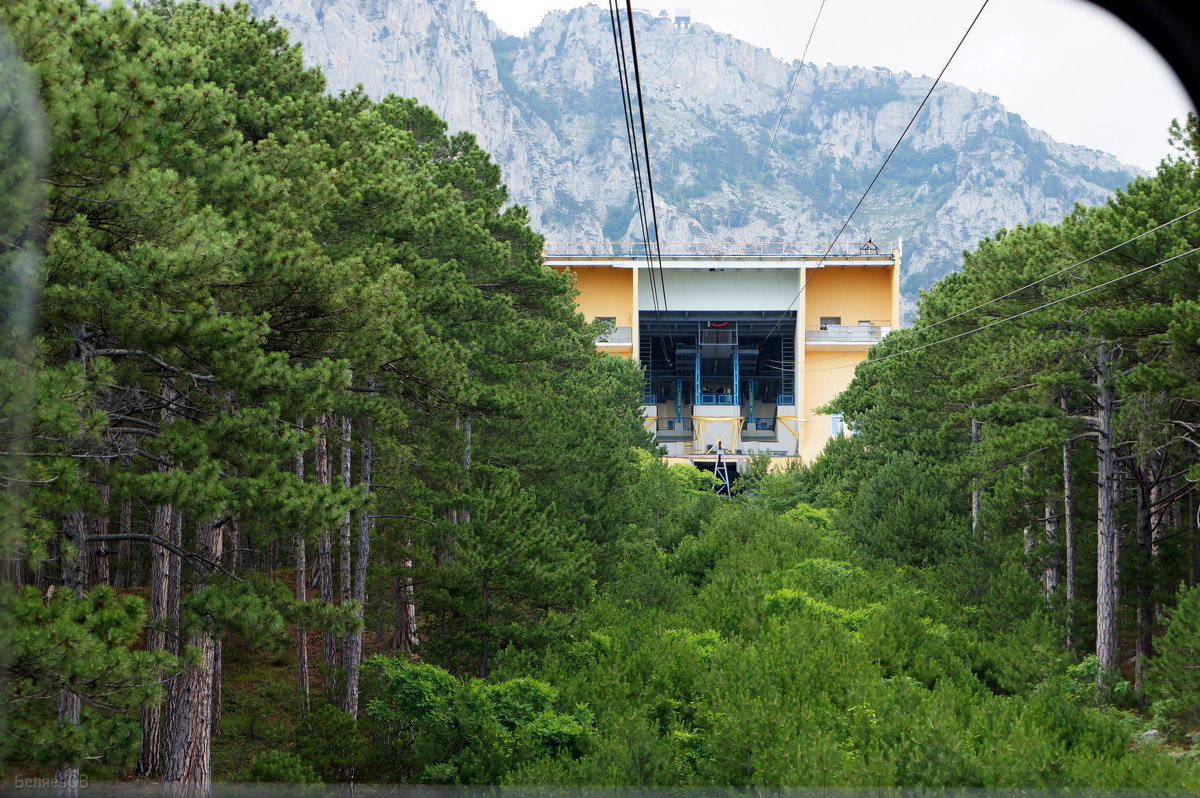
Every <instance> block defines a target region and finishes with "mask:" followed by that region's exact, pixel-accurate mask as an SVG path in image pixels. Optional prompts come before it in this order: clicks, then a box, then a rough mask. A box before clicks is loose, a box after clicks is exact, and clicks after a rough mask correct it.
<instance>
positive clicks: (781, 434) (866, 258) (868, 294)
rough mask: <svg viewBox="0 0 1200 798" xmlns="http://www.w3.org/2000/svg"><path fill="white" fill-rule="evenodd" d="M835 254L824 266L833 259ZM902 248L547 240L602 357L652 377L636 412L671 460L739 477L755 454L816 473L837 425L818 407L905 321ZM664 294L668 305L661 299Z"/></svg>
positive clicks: (548, 254)
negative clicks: (602, 330) (596, 335)
mask: <svg viewBox="0 0 1200 798" xmlns="http://www.w3.org/2000/svg"><path fill="white" fill-rule="evenodd" d="M827 250H828V254H826V251H827ZM900 255H901V246H900V244H899V243H896V244H892V243H883V242H871V241H868V242H865V243H861V242H860V243H842V244H836V245H834V247H833V248H832V249H831V248H830V247H829V245H828V244H819V243H753V244H739V243H721V242H716V243H690V244H663V245H662V269H661V278H660V271H659V263H658V261H657V260H654V261H653V263H648V262H647V259H646V256H645V249H644V245H642V244H640V243H632V244H625V243H587V244H573V243H568V244H562V243H551V242H547V244H546V249H545V263H546V265H547V266H549V267H551V268H554V269H558V270H568V271H570V272H571V273H572V274H573V276H574V278H575V282H576V288H577V290H578V291H579V295H578V297H577V300H576V301H577V303H578V307H579V311H580V312H581V313H582V314H583V315H584V317H585V318H587V319H589V320H591V319H603V320H606V321H607V322H608V324H609V330H610V332H609V333H608V334H606V335H604V336H602V337H601V338H600V339H599V340H598V341H597V343H596V345H597V347H598V348H599V349H600V350H601V351H605V352H611V353H613V354H616V355H620V356H622V357H630V358H634V359H636V360H637V361H639V362H640V363H641V364H642V366H643V367H644V368H645V370H646V387H645V395H644V399H643V408H642V412H643V415H644V416H645V419H646V426H647V429H650V430H652V431H653V432H654V435H655V438H656V439H657V441H658V443H659V444H660V445H661V446H663V447H664V448H665V449H666V453H667V458H668V459H669V460H672V461H675V462H692V463H694V464H695V465H697V466H699V467H702V468H704V467H708V468H712V467H713V465H714V464H715V463H716V462H717V461H718V459H719V458H718V457H717V454H718V452H719V453H721V454H722V455H723V457H724V459H725V461H727V462H729V463H731V464H732V466H733V468H734V469H736V468H737V465H738V464H739V463H740V462H744V460H745V459H746V457H747V456H748V455H749V453H750V452H756V451H767V452H770V453H771V454H772V455H773V456H774V457H777V458H780V459H785V458H795V457H799V458H801V459H802V460H804V461H805V462H811V461H812V460H813V459H814V458H815V457H816V456H817V455H818V454H820V452H821V450H822V449H823V448H824V446H825V442H826V441H828V440H829V438H830V437H831V436H833V435H840V434H845V430H844V429H843V425H842V423H841V419H840V418H838V417H836V416H828V415H822V414H820V413H817V412H816V408H818V407H820V406H822V405H823V404H825V403H826V402H828V401H829V400H830V399H832V398H833V397H834V396H835V395H837V394H838V393H839V392H840V391H842V390H843V389H844V388H845V387H846V386H847V385H848V384H849V383H850V380H851V378H852V377H853V376H854V367H855V365H856V364H858V363H859V362H861V361H862V360H864V359H865V358H866V353H867V349H868V348H869V347H870V346H871V345H872V344H875V343H878V342H879V340H880V339H881V338H882V337H883V336H884V335H886V334H887V333H888V332H889V331H890V330H891V329H892V327H893V326H895V325H897V324H898V323H899V319H900ZM664 286H665V298H664V291H663V288H664Z"/></svg>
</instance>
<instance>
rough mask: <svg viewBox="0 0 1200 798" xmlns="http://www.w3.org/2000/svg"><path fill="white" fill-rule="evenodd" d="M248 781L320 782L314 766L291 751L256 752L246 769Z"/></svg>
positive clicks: (281, 782) (282, 782)
mask: <svg viewBox="0 0 1200 798" xmlns="http://www.w3.org/2000/svg"><path fill="white" fill-rule="evenodd" d="M245 778H246V781H250V782H267V783H277V784H320V783H321V780H320V779H319V778H317V774H316V773H315V772H314V771H313V769H312V767H311V766H310V765H308V764H307V763H305V761H304V760H303V759H302V758H301V757H299V756H298V755H296V754H293V753H292V752H291V751H264V752H263V753H261V754H256V755H255V757H254V759H252V760H251V761H250V767H249V769H247V771H246V776H245Z"/></svg>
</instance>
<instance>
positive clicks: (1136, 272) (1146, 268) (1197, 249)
mask: <svg viewBox="0 0 1200 798" xmlns="http://www.w3.org/2000/svg"><path fill="white" fill-rule="evenodd" d="M1197 252H1200V247H1193V248H1191V249H1189V250H1188V251H1187V252H1181V253H1179V254H1178V255H1172V256H1171V257H1169V258H1166V259H1164V260H1160V261H1159V262H1157V263H1152V264H1150V265H1149V266H1143V267H1142V268H1140V269H1136V270H1134V271H1131V272H1127V273H1126V274H1122V275H1121V276H1120V277H1114V278H1113V279H1111V280H1106V281H1105V282H1103V283H1100V284H1099V285H1093V286H1091V287H1089V288H1084V289H1083V290H1081V291H1076V292H1075V293H1073V294H1068V295H1067V296H1064V297H1059V298H1058V299H1054V300H1051V301H1049V302H1044V303H1042V304H1041V305H1038V306H1036V307H1032V308H1029V309H1027V310H1023V311H1021V312H1020V313H1014V314H1013V315H1011V316H1005V317H1004V318H1002V319H996V320H995V321H992V322H988V323H987V324H984V325H981V326H979V327H975V328H973V329H970V330H965V331H963V332H960V333H956V334H955V335H949V336H947V337H945V338H939V339H938V340H936V341H930V342H929V343H926V344H921V345H920V346H914V347H912V348H911V349H904V350H901V351H899V352H892V353H891V354H888V355H884V356H883V357H879V358H875V359H874V360H863V361H861V364H862V365H870V364H873V363H882V362H884V361H885V360H891V359H893V358H897V357H900V356H901V355H910V354H912V353H913V352H920V351H921V350H922V349H929V348H930V347H933V346H937V345H939V344H944V343H948V342H950V341H954V340H957V339H959V338H965V337H966V336H968V335H974V334H975V333H977V332H983V331H984V330H989V329H991V328H992V327H996V326H998V325H1000V324H1004V323H1005V322H1009V321H1014V320H1016V319H1019V318H1021V317H1022V316H1028V315H1029V314H1030V313H1033V312H1035V311H1038V310H1042V309H1044V308H1048V307H1051V306H1053V305H1057V304H1059V303H1061V302H1066V301H1067V300H1068V299H1074V298H1075V297H1078V296H1083V295H1084V294H1090V293H1091V292H1092V291H1098V290H1099V289H1101V288H1105V287H1107V286H1110V285H1112V284H1114V283H1119V282H1121V281H1122V280H1128V279H1129V278H1130V277H1136V276H1137V275H1139V274H1143V273H1145V272H1148V271H1150V270H1151V269H1157V268H1158V267H1159V266H1163V265H1166V264H1168V263H1171V262H1172V261H1177V260H1179V259H1180V258H1186V257H1187V256H1188V255H1195V254H1196V253H1197ZM922 329H925V328H922ZM854 365H856V366H857V365H859V364H858V363H855V364H854ZM841 368H845V366H833V367H830V368H826V369H813V371H834V370H837V369H841Z"/></svg>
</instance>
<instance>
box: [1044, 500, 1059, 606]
mask: <svg viewBox="0 0 1200 798" xmlns="http://www.w3.org/2000/svg"><path fill="white" fill-rule="evenodd" d="M1059 519H1060V516H1059V515H1058V508H1057V507H1056V506H1055V503H1054V501H1053V500H1052V499H1050V498H1049V497H1047V498H1046V522H1045V523H1046V526H1045V530H1046V533H1045V542H1046V550H1047V551H1046V557H1045V559H1044V561H1043V563H1042V594H1043V595H1044V596H1045V597H1046V601H1047V602H1049V601H1050V600H1051V599H1052V598H1053V597H1054V594H1055V593H1057V592H1058V582H1059V578H1060V576H1061V571H1060V570H1059V566H1058V531H1059Z"/></svg>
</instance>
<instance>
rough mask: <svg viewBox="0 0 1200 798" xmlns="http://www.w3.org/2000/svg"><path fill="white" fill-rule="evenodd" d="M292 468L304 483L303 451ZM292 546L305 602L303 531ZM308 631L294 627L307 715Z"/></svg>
mask: <svg viewBox="0 0 1200 798" xmlns="http://www.w3.org/2000/svg"><path fill="white" fill-rule="evenodd" d="M296 426H297V427H299V429H300V430H301V431H303V430H304V419H300V420H299V421H297V422H296ZM293 468H294V469H295V472H296V479H297V480H299V481H300V482H303V481H304V449H300V451H298V452H296V457H295V462H294V465H293ZM294 545H295V549H296V572H295V573H296V584H295V595H296V601H305V600H306V599H307V598H308V590H307V582H306V579H307V578H308V557H307V547H306V546H305V541H304V532H303V530H299V529H298V530H296V534H295V538H294ZM308 682H309V680H308V629H306V628H305V627H303V626H297V627H296V688H297V690H298V691H299V692H300V711H301V712H302V713H303V714H305V715H307V714H308V709H309V703H308V695H309V686H308Z"/></svg>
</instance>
